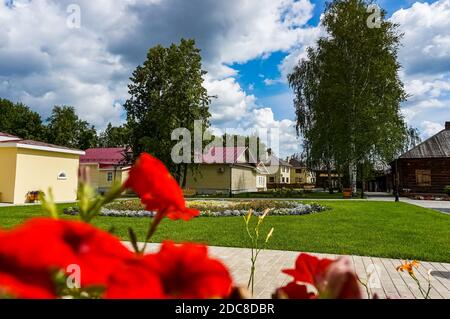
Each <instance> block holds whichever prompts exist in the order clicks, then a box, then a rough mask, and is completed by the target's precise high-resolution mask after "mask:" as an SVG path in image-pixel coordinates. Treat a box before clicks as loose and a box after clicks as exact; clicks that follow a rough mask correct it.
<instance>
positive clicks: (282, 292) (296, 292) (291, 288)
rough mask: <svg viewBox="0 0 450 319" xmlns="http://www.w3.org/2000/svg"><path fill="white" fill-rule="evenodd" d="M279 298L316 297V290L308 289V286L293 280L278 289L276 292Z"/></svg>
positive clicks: (276, 296)
mask: <svg viewBox="0 0 450 319" xmlns="http://www.w3.org/2000/svg"><path fill="white" fill-rule="evenodd" d="M275 298H277V299H316V298H317V295H316V294H315V293H314V292H310V291H308V286H306V285H301V284H298V283H296V282H291V283H289V284H287V285H286V286H284V287H281V288H279V289H277V291H276V293H275Z"/></svg>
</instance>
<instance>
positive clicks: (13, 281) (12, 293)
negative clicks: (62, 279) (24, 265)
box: [0, 272, 56, 299]
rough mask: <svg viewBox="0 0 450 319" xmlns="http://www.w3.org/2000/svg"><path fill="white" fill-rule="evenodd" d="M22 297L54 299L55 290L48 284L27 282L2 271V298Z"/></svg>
mask: <svg viewBox="0 0 450 319" xmlns="http://www.w3.org/2000/svg"><path fill="white" fill-rule="evenodd" d="M5 297H6V298H21V299H53V298H55V297H56V296H55V294H54V291H53V289H52V287H51V286H48V285H47V284H44V285H39V283H35V284H33V283H25V282H23V281H22V280H21V279H20V278H17V277H15V276H12V275H10V274H4V273H1V272H0V299H1V298H5Z"/></svg>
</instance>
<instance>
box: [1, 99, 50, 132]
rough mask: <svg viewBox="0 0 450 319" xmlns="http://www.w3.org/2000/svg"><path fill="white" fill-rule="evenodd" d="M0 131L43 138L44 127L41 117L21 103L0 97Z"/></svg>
mask: <svg viewBox="0 0 450 319" xmlns="http://www.w3.org/2000/svg"><path fill="white" fill-rule="evenodd" d="M0 114H1V115H0V132H4V133H8V134H12V135H16V136H18V137H20V138H23V139H30V140H31V139H33V140H43V139H45V127H44V126H43V125H42V120H41V117H40V115H39V114H38V113H36V112H33V111H31V110H30V108H29V107H28V106H26V105H24V104H22V103H13V102H11V101H9V100H5V99H0Z"/></svg>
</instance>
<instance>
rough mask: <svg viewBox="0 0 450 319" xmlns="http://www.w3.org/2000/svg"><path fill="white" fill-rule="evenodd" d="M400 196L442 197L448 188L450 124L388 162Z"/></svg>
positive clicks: (449, 182)
mask: <svg viewBox="0 0 450 319" xmlns="http://www.w3.org/2000/svg"><path fill="white" fill-rule="evenodd" d="M391 166H392V172H393V177H394V183H395V181H396V180H397V181H398V185H399V191H400V193H402V194H408V193H409V194H442V193H444V188H445V187H446V186H449V185H450V122H446V123H445V129H444V130H442V131H440V132H439V133H437V134H436V135H434V136H432V137H430V138H429V139H427V140H425V141H424V142H422V143H420V144H419V145H417V146H416V147H414V148H413V149H411V150H410V151H408V152H406V153H405V154H403V155H402V156H400V157H399V158H398V159H397V160H396V161H394V162H392V163H391Z"/></svg>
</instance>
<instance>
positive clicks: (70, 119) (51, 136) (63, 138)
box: [47, 106, 97, 150]
mask: <svg viewBox="0 0 450 319" xmlns="http://www.w3.org/2000/svg"><path fill="white" fill-rule="evenodd" d="M47 122H48V124H47V132H48V135H47V141H48V142H49V143H53V144H56V145H61V146H66V147H71V148H78V149H82V150H85V149H88V148H90V147H95V146H96V145H97V132H96V130H95V127H94V126H91V125H89V123H88V122H86V121H83V120H81V119H80V118H79V117H78V116H77V114H76V113H75V108H74V107H72V106H55V107H54V108H53V110H52V114H51V116H50V117H49V118H48V119H47Z"/></svg>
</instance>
